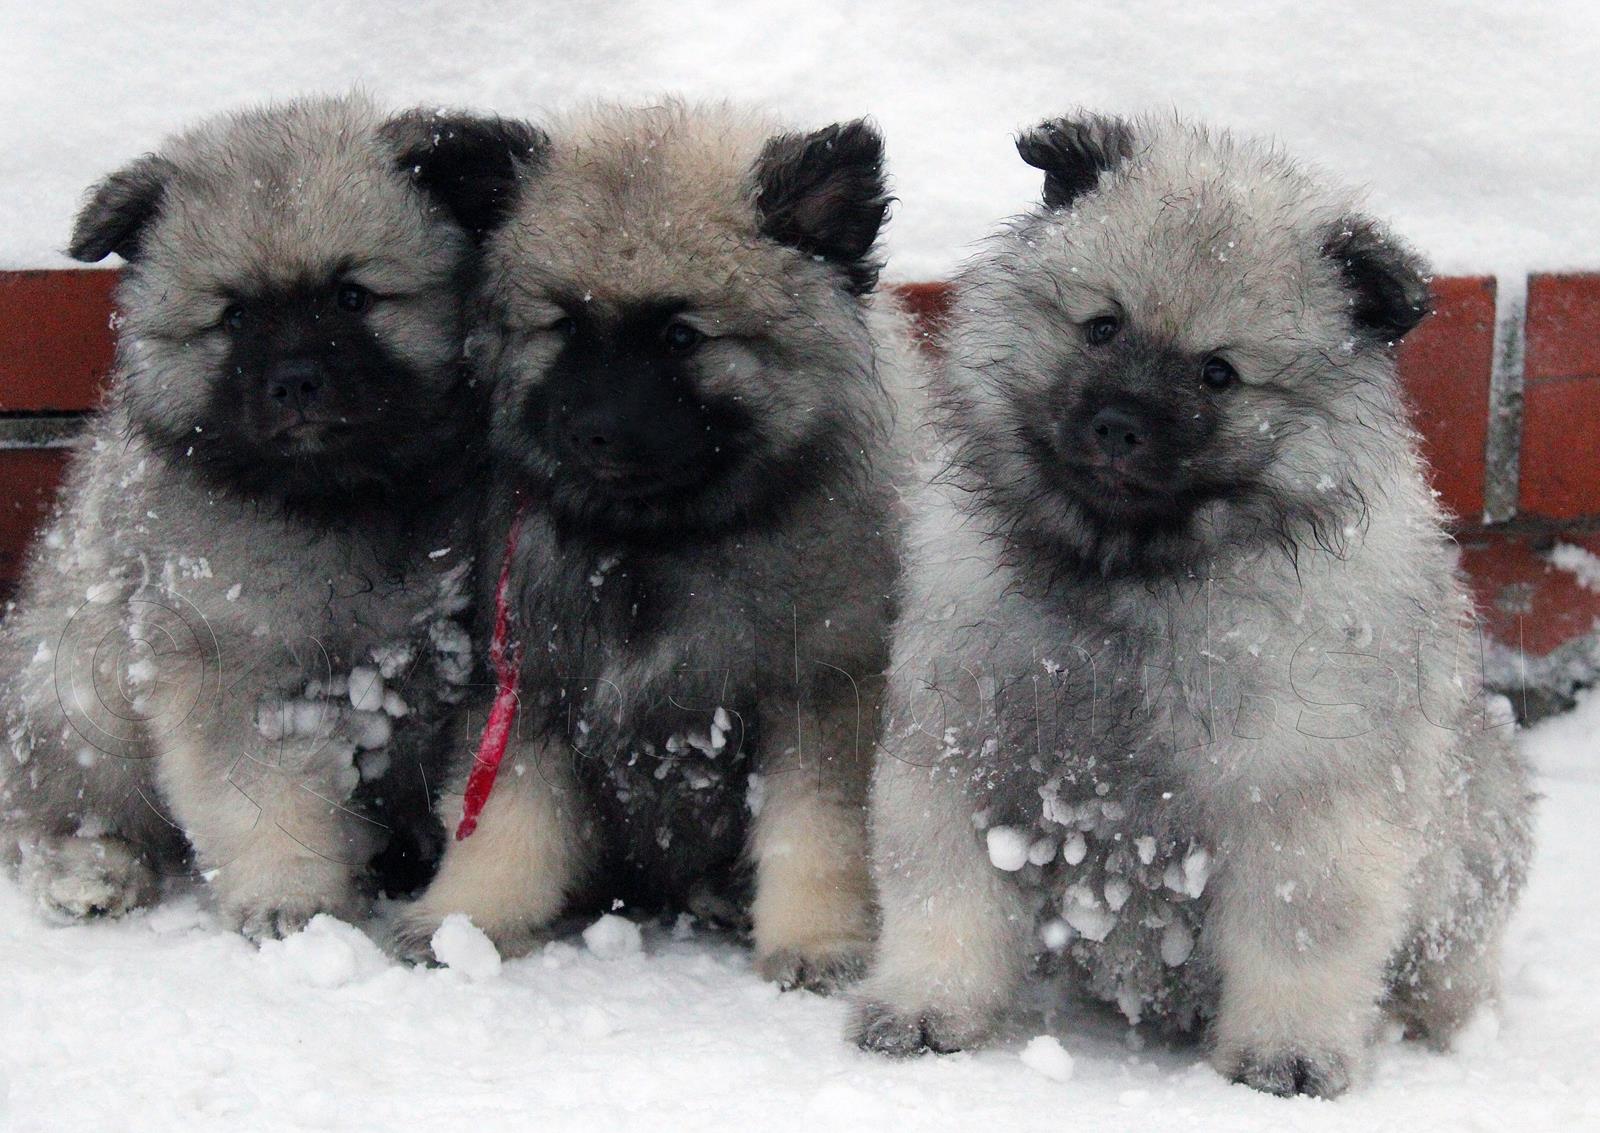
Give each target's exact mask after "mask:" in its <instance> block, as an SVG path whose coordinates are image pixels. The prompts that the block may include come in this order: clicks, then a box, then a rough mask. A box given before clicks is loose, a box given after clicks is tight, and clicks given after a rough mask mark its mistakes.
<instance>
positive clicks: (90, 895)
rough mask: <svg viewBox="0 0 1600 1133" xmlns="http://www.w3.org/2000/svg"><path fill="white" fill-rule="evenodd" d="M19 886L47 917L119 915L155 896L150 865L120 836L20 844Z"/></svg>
mask: <svg viewBox="0 0 1600 1133" xmlns="http://www.w3.org/2000/svg"><path fill="white" fill-rule="evenodd" d="M19 876H20V878H21V881H22V885H23V888H24V889H25V890H26V891H27V892H29V893H31V894H32V895H33V899H34V900H35V901H36V902H37V903H38V905H39V909H40V911H41V912H43V913H44V915H45V916H46V917H48V918H50V919H51V920H86V919H88V918H91V917H120V916H122V915H123V914H124V913H128V912H131V911H132V910H134V909H138V908H141V907H143V906H145V905H148V904H150V903H151V902H153V901H154V900H155V899H156V896H157V894H158V893H159V891H160V886H159V884H158V882H157V880H156V875H155V871H154V870H152V869H151V868H150V866H149V864H148V863H147V862H146V861H145V860H144V859H143V858H142V857H140V856H139V854H138V853H137V852H136V851H135V850H134V849H133V847H132V846H130V845H128V843H126V842H124V841H122V840H121V839H119V838H51V839H47V840H42V841H40V842H38V843H34V844H31V845H28V846H26V847H24V849H23V852H22V863H21V868H20V871H19Z"/></svg>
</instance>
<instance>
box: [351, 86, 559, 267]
mask: <svg viewBox="0 0 1600 1133" xmlns="http://www.w3.org/2000/svg"><path fill="white" fill-rule="evenodd" d="M382 133H383V135H384V137H385V138H387V139H388V140H389V141H390V142H391V143H392V144H393V145H394V147H395V149H396V150H397V151H398V153H399V163H400V168H402V169H404V170H407V171H409V172H410V174H411V176H412V178H413V179H414V180H415V181H416V183H417V185H418V187H420V188H421V189H422V190H423V191H424V192H426V193H427V194H428V195H429V196H431V197H432V198H433V199H434V200H436V201H438V202H439V204H440V205H441V206H443V207H444V209H445V210H446V211H447V212H449V214H450V215H451V216H452V217H454V218H455V221H456V223H458V224H460V225H461V227H462V228H464V229H466V230H467V232H468V233H470V234H471V236H472V238H473V239H474V240H481V239H483V237H484V236H486V235H487V234H488V233H490V232H492V231H493V230H494V229H495V228H496V227H498V226H499V225H500V223H501V222H502V221H504V220H505V219H506V217H507V216H508V215H509V214H510V212H511V207H512V205H513V204H515V203H516V199H517V187H518V184H519V182H520V181H521V178H522V176H523V174H524V173H525V172H527V171H531V170H533V169H535V168H537V167H538V165H539V163H540V161H541V160H542V158H543V157H544V153H545V151H546V150H547V149H548V148H549V145H550V136H549V135H548V134H546V133H545V132H544V131H543V130H540V129H539V128H538V127H536V126H532V125H529V124H528V123H526V122H519V121H516V120H515V119H511V118H496V117H479V116H476V115H470V114H445V113H441V112H439V111H434V110H410V111H407V112H406V113H404V114H401V115H399V116H398V117H396V118H392V119H390V120H389V121H388V122H387V123H385V124H384V126H383V130H382Z"/></svg>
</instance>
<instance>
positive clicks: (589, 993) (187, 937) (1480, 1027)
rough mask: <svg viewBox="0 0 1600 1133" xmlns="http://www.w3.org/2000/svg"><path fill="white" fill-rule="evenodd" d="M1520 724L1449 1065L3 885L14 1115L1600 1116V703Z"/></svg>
mask: <svg viewBox="0 0 1600 1133" xmlns="http://www.w3.org/2000/svg"><path fill="white" fill-rule="evenodd" d="M1523 742H1524V747H1525V749H1526V751H1527V752H1528V753H1529V755H1530V757H1531V758H1532V759H1533V760H1534V762H1535V764H1536V766H1537V768H1538V770H1539V786H1540V789H1541V790H1543V791H1544V792H1545V793H1546V796H1547V797H1546V799H1545V801H1544V803H1543V804H1542V807H1541V811H1540V847H1539V857H1538V862H1537V865H1536V867H1535V871H1534V875H1533V880H1532V884H1531V887H1530V889H1529V891H1528V893H1527V896H1526V899H1525V900H1524V902H1523V905H1522V909H1521V912H1520V913H1519V914H1518V916H1517V918H1516V920H1515V922H1514V924H1513V926H1512V930H1511V934H1510V940H1509V944H1508V947H1507V952H1506V962H1505V1002H1504V1005H1503V1010H1502V1011H1501V1012H1500V1013H1499V1014H1498V1015H1493V1014H1486V1015H1484V1016H1482V1017H1480V1019H1479V1020H1478V1022H1477V1024H1476V1025H1475V1026H1474V1027H1473V1028H1471V1029H1470V1030H1469V1033H1468V1034H1467V1036H1466V1037H1465V1039H1464V1040H1463V1041H1462V1043H1461V1044H1460V1048H1459V1049H1458V1050H1457V1051H1456V1052H1454V1053H1452V1054H1449V1055H1440V1054H1434V1053H1430V1052H1428V1051H1426V1050H1423V1049H1421V1048H1419V1047H1416V1046H1413V1045H1410V1044H1401V1043H1398V1042H1391V1043H1388V1044H1386V1045H1384V1046H1383V1047H1382V1048H1381V1049H1380V1050H1379V1051H1378V1053H1377V1057H1376V1059H1375V1064H1374V1071H1373V1074H1372V1076H1371V1079H1370V1080H1369V1081H1367V1082H1365V1083H1363V1084H1361V1085H1359V1086H1358V1087H1357V1088H1356V1089H1355V1090H1354V1091H1353V1092H1352V1093H1351V1094H1349V1095H1348V1096H1346V1097H1345V1098H1343V1099H1341V1100H1339V1101H1336V1102H1323V1101H1314V1100H1310V1099H1296V1100H1293V1101H1285V1100H1281V1099H1277V1098H1270V1097H1266V1096H1264V1095H1261V1094H1256V1093H1254V1092H1252V1091H1250V1090H1249V1089H1247V1088H1245V1087H1243V1086H1230V1085H1228V1084H1226V1083H1224V1082H1223V1081H1222V1079H1221V1078H1219V1077H1218V1076H1217V1075H1216V1074H1215V1073H1213V1072H1212V1071H1211V1070H1210V1069H1209V1068H1207V1067H1206V1066H1205V1065H1204V1064H1203V1063H1202V1062H1201V1060H1200V1058H1199V1056H1198V1055H1197V1054H1196V1053H1195V1052H1194V1051H1193V1050H1170V1049H1161V1048H1158V1047H1157V1046H1155V1045H1154V1044H1152V1045H1151V1046H1149V1047H1147V1048H1146V1049H1144V1050H1142V1051H1136V1050H1134V1049H1132V1047H1131V1046H1130V1043H1129V1041H1128V1033H1127V1029H1126V1027H1125V1026H1123V1025H1121V1024H1120V1023H1118V1022H1117V1021H1116V1020H1114V1019H1111V1018H1108V1017H1107V1016H1106V1015H1104V1014H1102V1013H1099V1012H1094V1011H1081V1010H1080V1011H1076V1012H1074V1011H1068V1010H1057V1011H1041V1012H1039V1013H1037V1014H1031V1015H1028V1016H1025V1017H1023V1018H1020V1019H1018V1020H1017V1022H1016V1024H1015V1025H1014V1026H1013V1028H1012V1033H1011V1035H1010V1037H1008V1038H1007V1039H1006V1040H1005V1041H1004V1042H1002V1043H1001V1044H1000V1045H999V1046H998V1047H996V1048H994V1049H991V1050H987V1051H983V1052H980V1053H974V1054H959V1055H952V1056H948V1057H944V1058H936V1057H932V1056H930V1057H927V1058H924V1059H921V1060H919V1061H914V1062H909V1063H893V1062H887V1061H884V1060H882V1059H879V1058H877V1057H875V1056H870V1055H866V1054H861V1053H858V1052H857V1051H856V1050H855V1049H853V1048H852V1047H849V1046H847V1045H846V1044H845V1043H844V1042H843V1041H842V1040H841V1037H840V1033H841V1029H842V1026H843V1020H844V1012H845V1008H844V1005H843V1004H842V1003H841V1002H839V1001H836V1000H828V999H821V998H818V997H816V996H813V995H810V994H808V993H803V992H794V993H789V994H780V993H779V992H778V991H776V990H775V989H774V988H773V987H771V986H770V985H767V984H763V983H762V982H761V981H760V980H758V979H757V978H756V976H755V975H754V974H753V973H752V971H751V967H750V956H749V954H748V952H746V951H745V950H743V949H741V948H739V947H737V946H736V945H734V944H732V943H730V942H728V941H726V940H723V939H720V938H716V937H707V936H696V935H689V936H687V937H683V936H682V934H674V933H673V932H671V931H669V930H660V929H654V928H652V929H649V930H647V931H646V932H645V934H644V940H643V947H642V948H640V947H639V945H638V943H637V941H636V940H635V939H634V938H633V937H632V936H631V934H630V933H629V932H628V931H627V929H626V926H625V925H618V924H615V923H612V922H609V921H608V922H607V923H605V924H602V925H600V926H599V927H598V928H596V929H594V930H592V931H590V932H589V933H587V934H586V935H577V934H574V935H573V936H572V937H571V938H570V939H567V940H563V941H561V942H558V943H555V944H551V945H548V946H547V947H546V948H545V949H544V951H542V952H540V953H538V954H535V955H533V956H530V957H526V958H523V959H519V960H512V961H508V962H506V963H504V964H503V965H497V964H496V963H495V961H494V957H493V956H492V955H484V954H483V952H482V950H481V948H479V949H477V950H475V949H474V947H473V946H474V944H479V945H486V943H487V942H486V941H483V939H482V937H481V935H476V934H475V930H466V929H465V926H460V927H459V928H457V929H456V931H455V932H454V935H453V938H452V939H449V940H447V941H445V942H442V945H443V948H442V950H443V951H444V952H445V953H446V954H448V955H449V956H450V958H451V959H452V960H454V961H455V962H456V963H457V964H458V968H457V969H438V970H413V969H408V968H404V967H401V966H399V965H397V964H395V963H393V962H391V961H389V960H387V959H386V958H385V957H384V956H383V955H382V954H381V953H380V952H379V951H378V949H377V948H376V947H375V946H374V945H373V944H371V943H370V942H369V941H368V939H367V938H366V937H365V936H364V935H363V934H362V933H361V932H360V931H359V930H357V929H356V928H353V927H350V926H348V925H343V924H340V923H339V922H337V921H333V920H328V919H323V920H319V921H316V922H313V924H312V926H311V927H310V928H309V929H307V930H306V932H305V933H303V934H302V935H300V936H297V937H293V938H291V939H289V940H287V941H284V942H282V943H273V944H268V945H266V946H265V947H263V948H261V949H260V950H257V949H256V948H255V947H254V946H252V945H250V944H248V943H246V942H245V941H244V940H243V939H241V938H239V937H237V936H234V935H232V934H230V933H228V932H225V931H223V930H222V929H221V928H220V927H219V926H218V924H217V923H216V921H215V920H214V919H213V917H212V916H211V914H210V913H209V912H207V911H206V910H205V909H204V908H203V906H202V904H201V903H200V901H199V900H198V899H197V898H196V897H194V896H192V895H186V896H179V897H178V898H176V899H174V900H171V901H169V902H168V903H166V904H164V905H162V906H160V907H158V908H157V909H155V910H153V911H149V912H145V913H141V914H138V915H136V916H134V917H133V918H131V919H130V920H128V921H125V922H122V923H110V924H90V925H82V926H75V927H68V928H51V927H47V926H45V925H43V924H41V923H39V922H38V921H37V920H36V919H35V918H34V917H33V915H32V913H31V912H30V911H29V910H28V909H27V908H25V907H24V903H23V901H22V898H21V897H20V895H19V894H18V893H17V891H16V890H15V889H14V888H13V887H12V886H11V885H10V884H9V883H0V1079H3V1080H4V1082H5V1085H4V1086H3V1087H0V1098H5V1099H7V1100H5V1101H4V1102H0V1129H10V1130H12V1131H13V1133H34V1131H39V1130H81V1129H97V1130H98V1129H118V1130H123V1129H126V1130H159V1131H162V1133H168V1131H171V1130H175V1129H183V1130H209V1129H217V1130H230V1131H245V1130H257V1129H259V1130H299V1129H307V1130H313V1129H350V1130H382V1131H384V1133H392V1131H393V1130H395V1129H408V1130H409V1129H420V1130H427V1131H429V1133H447V1131H450V1130H458V1129H459V1130H464V1131H465V1130H473V1131H492V1130H497V1129H502V1128H504V1129H536V1130H550V1131H559V1130H606V1131H613V1130H616V1131H623V1130H632V1129H640V1130H651V1131H652V1133H655V1131H661V1130H674V1131H676V1130H702V1129H704V1130H719V1129H727V1130H740V1131H747V1130H757V1129H759V1130H763V1131H768V1130H770V1131H773V1133H778V1131H782V1130H790V1129H794V1130H806V1131H808V1133H811V1131H824V1130H830V1129H867V1130H873V1129H890V1128H892V1129H910V1130H917V1131H919V1133H921V1131H924V1130H926V1131H937V1130H945V1129H949V1130H961V1131H964V1133H971V1131H973V1130H984V1131H988V1130H994V1131H997V1133H999V1131H1004V1133H1021V1131H1023V1130H1034V1129H1037V1130H1041V1131H1044V1130H1049V1131H1050V1133H1065V1131H1069V1130H1094V1131H1096V1133H1100V1131H1113V1130H1122V1129H1126V1130H1138V1131H1140V1133H1157V1131H1160V1130H1167V1129H1171V1130H1183V1131H1185V1133H1194V1131H1196V1130H1203V1131H1209V1130H1273V1131H1278V1130H1285V1129H1292V1130H1352V1131H1358V1133H1383V1131H1386V1130H1404V1131H1406V1133H1418V1131H1422V1130H1426V1131H1429V1133H1432V1131H1446V1130H1483V1131H1485V1133H1491V1131H1492V1133H1524V1131H1528V1133H1532V1131H1552V1133H1554V1131H1558V1130H1559V1131H1563V1133H1565V1131H1574V1133H1576V1131H1578V1130H1586V1129H1600V1054H1597V1050H1600V1046H1597V1042H1596V1035H1595V1032H1596V1025H1597V1024H1600V887H1597V886H1596V884H1595V879H1596V878H1597V877H1600V838H1596V836H1595V826H1594V816H1595V815H1596V814H1597V813H1600V695H1591V696H1588V697H1587V698H1586V699H1584V700H1583V701H1582V702H1581V704H1580V707H1579V708H1578V709H1577V710H1576V711H1575V712H1573V713H1571V714H1568V715H1566V716H1563V717H1559V718H1556V719H1554V720H1550V721H1547V722H1546V723H1544V724H1542V725H1540V726H1539V727H1537V728H1535V729H1533V730H1532V731H1531V732H1529V733H1527V734H1525V736H1524V737H1523ZM475 935H476V939H474V937H475ZM1040 1035H1051V1036H1055V1037H1056V1038H1057V1039H1058V1040H1059V1043H1060V1047H1061V1048H1062V1049H1059V1050H1058V1049H1056V1048H1055V1047H1054V1046H1053V1045H1052V1044H1051V1043H1050V1042H1049V1041H1048V1040H1046V1041H1038V1039H1037V1036H1040ZM1030 1040H1033V1041H1031V1042H1030ZM7 1119H9V1121H10V1125H9V1126H7V1124H6V1122H7Z"/></svg>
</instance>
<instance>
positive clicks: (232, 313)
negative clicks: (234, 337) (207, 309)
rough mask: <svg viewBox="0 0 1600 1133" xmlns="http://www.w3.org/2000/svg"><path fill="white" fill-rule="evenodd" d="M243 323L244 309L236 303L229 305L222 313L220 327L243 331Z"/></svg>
mask: <svg viewBox="0 0 1600 1133" xmlns="http://www.w3.org/2000/svg"><path fill="white" fill-rule="evenodd" d="M244 322H245V310H244V307H243V306H242V305H240V304H238V303H231V304H229V305H228V306H227V307H225V308H223V311H222V325H223V326H225V327H227V328H228V329H229V330H243V329H244Z"/></svg>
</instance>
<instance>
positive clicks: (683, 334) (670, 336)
mask: <svg viewBox="0 0 1600 1133" xmlns="http://www.w3.org/2000/svg"><path fill="white" fill-rule="evenodd" d="M705 337H706V336H705V335H703V334H701V333H700V332H699V331H697V330H696V329H695V328H694V327H692V326H690V325H689V324H688V323H685V322H670V323H668V324H667V329H666V330H665V331H663V332H662V334H661V340H662V341H663V342H665V343H666V344H667V349H668V350H670V351H672V352H673V353H675V354H685V353H688V352H689V351H690V350H693V349H694V348H695V347H696V346H699V345H700V343H701V342H702V341H703V340H704V339H705Z"/></svg>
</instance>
